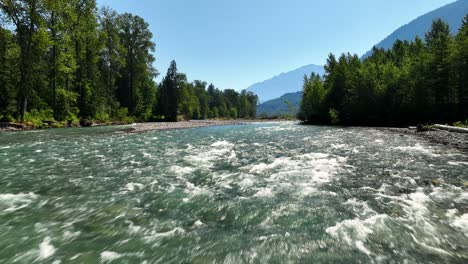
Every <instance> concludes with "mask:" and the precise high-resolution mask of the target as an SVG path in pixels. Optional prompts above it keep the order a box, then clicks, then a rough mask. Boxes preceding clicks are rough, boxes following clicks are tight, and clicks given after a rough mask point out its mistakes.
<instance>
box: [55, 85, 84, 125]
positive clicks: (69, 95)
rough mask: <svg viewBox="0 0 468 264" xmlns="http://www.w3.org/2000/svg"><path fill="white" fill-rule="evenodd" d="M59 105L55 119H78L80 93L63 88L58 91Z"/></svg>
mask: <svg viewBox="0 0 468 264" xmlns="http://www.w3.org/2000/svg"><path fill="white" fill-rule="evenodd" d="M56 102H57V107H56V109H55V111H54V113H53V114H54V116H55V119H56V120H58V121H69V120H70V121H78V117H77V116H78V112H79V109H78V107H77V103H78V94H77V93H75V92H71V91H67V90H65V89H63V88H61V89H58V90H57V91H56Z"/></svg>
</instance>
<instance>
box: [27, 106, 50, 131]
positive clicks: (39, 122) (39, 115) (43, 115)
mask: <svg viewBox="0 0 468 264" xmlns="http://www.w3.org/2000/svg"><path fill="white" fill-rule="evenodd" d="M46 120H47V121H49V120H50V121H53V120H54V111H53V110H52V109H50V108H49V109H42V110H37V109H33V110H31V111H29V112H27V113H26V116H25V118H24V121H25V123H30V124H32V125H33V126H34V127H35V128H46V127H48V126H47V124H44V122H43V121H46Z"/></svg>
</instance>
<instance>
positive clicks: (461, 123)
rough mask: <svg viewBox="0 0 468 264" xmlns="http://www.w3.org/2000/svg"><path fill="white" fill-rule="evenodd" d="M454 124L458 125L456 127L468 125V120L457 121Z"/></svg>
mask: <svg viewBox="0 0 468 264" xmlns="http://www.w3.org/2000/svg"><path fill="white" fill-rule="evenodd" d="M453 126H456V127H468V120H465V122H464V123H463V122H462V121H458V122H455V123H453Z"/></svg>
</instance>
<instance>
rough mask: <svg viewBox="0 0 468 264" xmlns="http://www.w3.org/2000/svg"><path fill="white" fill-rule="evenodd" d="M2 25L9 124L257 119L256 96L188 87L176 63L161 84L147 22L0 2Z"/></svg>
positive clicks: (196, 84)
mask: <svg viewBox="0 0 468 264" xmlns="http://www.w3.org/2000/svg"><path fill="white" fill-rule="evenodd" d="M0 20H1V21H0V122H4V124H8V123H9V124H12V126H13V127H21V126H22V125H20V123H22V124H24V127H34V128H46V127H66V126H78V124H79V125H80V126H90V125H91V124H92V123H122V124H125V123H133V122H148V121H149V122H155V121H158V122H159V121H161V122H162V121H170V122H174V121H179V120H191V119H197V120H198V119H202V120H204V119H218V118H219V119H238V118H241V119H249V118H255V112H256V105H257V101H258V98H257V96H256V95H255V94H253V93H251V92H248V91H245V90H244V91H240V92H239V91H236V90H233V89H225V90H222V89H219V88H216V87H215V86H214V85H213V84H209V83H208V82H204V81H201V80H193V81H192V80H191V81H189V79H188V77H187V75H186V74H184V73H181V72H179V71H178V69H177V64H176V62H175V61H172V62H171V64H170V66H169V68H168V70H167V75H166V76H165V77H164V78H163V79H162V81H161V82H160V83H157V82H156V77H158V76H159V69H156V68H154V61H155V60H156V58H155V51H156V47H157V45H156V43H154V42H153V33H152V32H151V31H150V29H149V24H148V23H147V22H146V21H145V20H144V19H143V18H142V17H139V16H136V15H133V14H130V13H122V14H120V13H117V12H116V11H114V10H112V9H111V8H109V7H102V8H98V6H97V1H96V0H86V1H81V0H70V1H63V0H57V1H39V0H33V1H25V0H16V1H1V2H0ZM180 117H181V118H180ZM5 126H6V125H5Z"/></svg>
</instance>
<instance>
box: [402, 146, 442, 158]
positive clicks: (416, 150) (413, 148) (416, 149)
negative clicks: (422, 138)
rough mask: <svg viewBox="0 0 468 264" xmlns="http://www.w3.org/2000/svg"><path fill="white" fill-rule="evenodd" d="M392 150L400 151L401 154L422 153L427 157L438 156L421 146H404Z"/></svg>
mask: <svg viewBox="0 0 468 264" xmlns="http://www.w3.org/2000/svg"><path fill="white" fill-rule="evenodd" d="M393 149H394V150H400V151H403V152H410V153H411V152H413V153H423V154H426V155H428V156H433V157H439V156H440V155H439V154H435V153H434V152H433V151H432V150H431V149H430V148H427V147H424V146H423V145H421V144H416V145H414V146H404V147H394V148H393Z"/></svg>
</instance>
